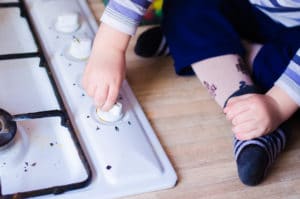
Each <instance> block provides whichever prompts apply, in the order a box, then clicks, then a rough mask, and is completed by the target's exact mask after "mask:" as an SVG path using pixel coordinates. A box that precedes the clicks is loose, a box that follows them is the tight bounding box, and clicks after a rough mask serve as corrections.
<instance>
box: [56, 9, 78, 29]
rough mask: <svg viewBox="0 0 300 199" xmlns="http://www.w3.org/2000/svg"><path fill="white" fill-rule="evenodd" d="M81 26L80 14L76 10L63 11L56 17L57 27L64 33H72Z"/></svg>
mask: <svg viewBox="0 0 300 199" xmlns="http://www.w3.org/2000/svg"><path fill="white" fill-rule="evenodd" d="M79 26H80V22H79V15H78V14H77V13H76V12H69V13H63V14H61V15H59V16H58V17H57V19H56V23H55V28H56V30H57V31H59V32H62V33H72V32H74V31H76V30H77V29H78V28H79Z"/></svg>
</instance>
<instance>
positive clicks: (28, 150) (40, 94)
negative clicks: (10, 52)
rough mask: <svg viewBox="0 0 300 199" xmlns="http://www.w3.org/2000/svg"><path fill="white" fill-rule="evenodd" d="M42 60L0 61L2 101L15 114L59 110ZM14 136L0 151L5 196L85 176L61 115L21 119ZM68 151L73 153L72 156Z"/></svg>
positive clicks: (0, 102) (82, 178) (57, 184)
mask: <svg viewBox="0 0 300 199" xmlns="http://www.w3.org/2000/svg"><path fill="white" fill-rule="evenodd" d="M39 61H40V60H39V58H28V59H18V60H7V61H0V90H1V91H3V92H0V104H1V108H2V109H5V110H6V111H8V112H9V113H11V114H12V115H15V114H20V113H28V112H37V111H45V110H53V109H56V110H57V109H59V105H58V102H57V100H56V96H55V94H54V91H53V89H52V86H51V83H50V81H49V78H48V75H47V73H46V70H45V68H43V67H40V66H39ZM17 126H18V131H17V134H16V137H15V139H14V140H13V141H12V142H11V143H10V144H9V145H8V146H5V147H3V148H1V149H0V177H1V191H2V194H13V193H17V192H26V191H32V190H40V189H44V188H49V187H53V186H59V185H66V184H70V183H78V182H82V181H84V180H85V179H86V178H87V173H86V171H85V168H84V165H83V164H82V162H81V160H80V158H79V156H78V155H76V154H77V149H76V146H75V144H74V142H73V139H72V138H71V135H70V132H69V130H68V129H67V128H66V127H63V126H61V119H60V118H59V117H51V118H43V119H33V120H24V121H18V122H17ZM70 154H73V155H72V156H70Z"/></svg>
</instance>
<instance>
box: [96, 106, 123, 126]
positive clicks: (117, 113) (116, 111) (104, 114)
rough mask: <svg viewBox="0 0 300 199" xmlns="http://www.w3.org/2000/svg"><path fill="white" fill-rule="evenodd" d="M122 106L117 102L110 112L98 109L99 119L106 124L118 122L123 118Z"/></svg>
mask: <svg viewBox="0 0 300 199" xmlns="http://www.w3.org/2000/svg"><path fill="white" fill-rule="evenodd" d="M122 107H123V106H122V104H121V103H120V102H117V103H116V104H115V105H114V106H113V107H112V108H111V109H110V110H109V111H101V110H100V109H99V108H97V109H96V114H97V117H98V118H99V119H100V120H102V121H104V122H116V121H118V120H120V119H121V118H122V117H123V115H124V114H123V110H122Z"/></svg>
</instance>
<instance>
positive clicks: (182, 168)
mask: <svg viewBox="0 0 300 199" xmlns="http://www.w3.org/2000/svg"><path fill="white" fill-rule="evenodd" d="M100 1H101V0H89V2H90V4H91V6H92V8H93V11H94V14H95V16H96V17H97V19H99V16H100V15H101V11H102V10H103V5H102V4H101V3H100ZM143 29H144V28H141V29H139V32H141V31H142V30H143ZM139 32H138V33H139ZM137 35H138V34H137ZM136 37H137V36H135V37H134V38H133V39H132V42H131V43H130V48H129V50H128V54H127V67H128V70H127V80H128V82H129V84H130V85H131V87H132V89H133V91H134V93H135V95H136V97H137V99H138V101H139V102H140V104H141V106H142V108H143V110H144V111H145V113H146V115H147V117H148V119H149V120H150V122H151V125H152V127H153V128H154V130H155V132H156V133H157V135H158V137H159V139H160V142H161V144H162V145H163V147H164V149H165V151H166V152H167V154H168V156H169V158H170V160H171V162H172V163H173V165H174V167H175V170H176V172H177V174H178V177H179V182H178V184H177V186H176V187H174V188H172V189H168V190H163V191H157V192H152V193H145V194H141V195H137V196H131V197H126V199H198V198H205V199H206V198H220V199H221V198H222V199H232V198H233V199H234V198H239V199H241V198H243V199H245V198H263V199H266V198H272V199H275V198H290V199H292V198H293V199H296V198H297V199H298V198H300V124H299V118H300V114H299V113H298V114H297V115H296V116H295V117H294V118H292V122H291V125H292V135H291V140H290V142H289V143H288V146H287V148H286V150H285V151H284V152H283V153H282V154H281V156H280V157H279V158H278V159H277V161H276V164H275V165H274V166H273V167H272V169H271V171H270V173H269V175H268V176H267V178H266V180H265V181H264V182H263V183H262V184H261V185H259V186H256V187H247V186H244V185H243V184H241V183H240V181H239V179H238V176H237V172H236V166H235V162H234V159H233V153H232V133H231V131H230V126H229V123H228V122H227V121H226V120H225V117H224V115H223V114H222V112H221V109H220V108H219V107H218V106H217V105H216V103H215V102H214V101H213V100H212V99H211V98H210V96H209V95H208V94H207V92H206V90H205V89H204V88H202V86H201V85H200V83H199V81H198V80H197V78H196V77H179V76H176V75H175V73H174V71H173V68H172V60H171V59H170V58H155V59H143V58H139V57H137V56H136V55H135V54H134V52H133V50H132V48H133V45H134V43H135V40H136ZM297 122H298V124H297Z"/></svg>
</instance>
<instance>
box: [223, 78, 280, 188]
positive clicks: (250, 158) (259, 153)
mask: <svg viewBox="0 0 300 199" xmlns="http://www.w3.org/2000/svg"><path fill="white" fill-rule="evenodd" d="M257 91H258V90H257V89H256V88H255V87H254V86H252V85H246V83H245V82H240V89H239V90H238V91H236V92H235V93H234V94H232V95H231V96H230V97H229V98H231V97H234V96H240V95H243V94H247V93H258V92H257ZM229 98H228V99H229ZM226 103H227V101H226V102H225V105H224V106H226ZM285 144H286V134H285V132H284V131H283V130H282V129H281V128H278V129H276V130H275V131H274V132H272V133H269V134H267V135H264V136H261V137H258V138H255V139H252V140H246V141H241V140H238V139H236V138H234V155H235V160H236V164H237V170H238V175H239V178H240V180H241V181H242V182H243V183H244V184H246V185H249V186H254V185H257V184H259V183H260V182H262V181H263V179H264V177H265V175H266V173H267V171H268V169H269V167H270V166H271V165H272V164H273V163H274V161H275V159H276V157H277V156H278V154H279V153H280V152H281V151H282V150H283V149H284V147H285Z"/></svg>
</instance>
